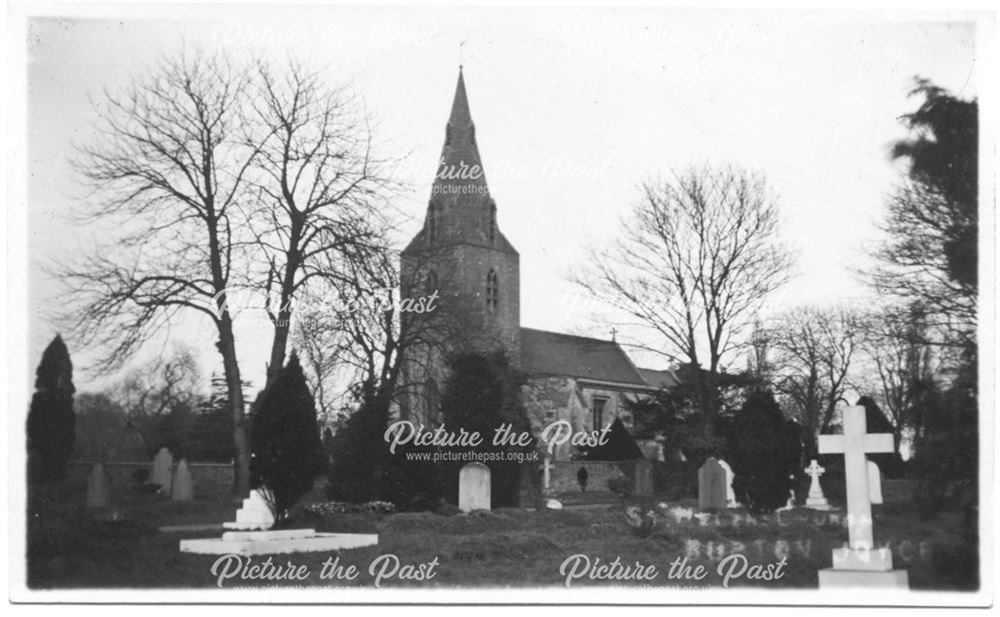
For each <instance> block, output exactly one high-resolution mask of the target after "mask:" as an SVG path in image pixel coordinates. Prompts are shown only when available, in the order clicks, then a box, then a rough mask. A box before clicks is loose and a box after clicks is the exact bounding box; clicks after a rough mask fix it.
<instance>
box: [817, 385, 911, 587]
mask: <svg viewBox="0 0 1000 617" xmlns="http://www.w3.org/2000/svg"><path fill="white" fill-rule="evenodd" d="M894 450H895V444H894V442H893V438H892V435H891V434H888V433H880V434H868V433H866V432H865V408H864V407H862V406H860V405H854V406H851V407H848V408H847V409H845V410H844V434H843V435H820V436H819V451H820V453H821V454H843V455H844V477H845V479H846V482H847V532H848V537H849V540H850V544H849V546H848V547H844V548H838V549H834V550H833V567H832V568H827V569H825V570H820V571H819V586H820V589H824V588H834V587H841V588H842V587H877V588H884V589H892V588H897V589H899V588H902V589H905V588H908V587H909V577H908V574H907V572H906V570H893V569H892V552H891V551H890V550H889V549H888V548H879V549H877V548H875V543H874V536H873V533H872V504H871V494H870V492H869V491H870V489H869V486H868V465H867V457H866V456H865V455H866V453H875V452H893V451H894Z"/></svg>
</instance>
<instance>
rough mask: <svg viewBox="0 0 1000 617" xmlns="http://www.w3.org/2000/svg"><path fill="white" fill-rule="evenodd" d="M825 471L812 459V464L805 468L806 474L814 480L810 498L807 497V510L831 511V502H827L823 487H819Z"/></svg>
mask: <svg viewBox="0 0 1000 617" xmlns="http://www.w3.org/2000/svg"><path fill="white" fill-rule="evenodd" d="M825 471H826V470H825V469H823V468H822V467H820V466H819V463H817V462H816V459H812V463H811V464H810V465H809V466H808V467H806V468H805V472H806V473H807V474H809V477H811V478H812V482H810V484H809V496H808V497H806V507H807V508H812V509H813V510H829V509H830V502H829V501H827V499H826V496H825V495H823V487H821V486H820V485H819V477H820V476H821V475H823V473H824V472H825Z"/></svg>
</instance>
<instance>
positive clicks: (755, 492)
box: [726, 390, 802, 512]
mask: <svg viewBox="0 0 1000 617" xmlns="http://www.w3.org/2000/svg"><path fill="white" fill-rule="evenodd" d="M793 424H794V423H793ZM726 438H727V439H726V441H727V457H726V460H727V461H728V462H729V465H730V467H732V469H733V474H734V477H733V491H734V493H735V494H736V500H737V501H739V502H740V503H743V504H746V506H747V508H749V509H750V510H752V511H755V512H770V511H773V510H775V509H777V508H779V507H781V506H783V505H785V503H786V502H787V501H788V495H789V490H790V489H791V488H792V487H793V484H794V483H793V480H792V477H793V476H795V475H797V474H798V467H799V464H798V463H799V461H798V457H799V456H800V453H801V448H802V441H801V432H800V431H798V430H796V428H795V426H791V425H790V424H789V423H787V422H786V421H785V419H784V417H783V416H782V414H781V408H780V407H779V406H778V403H777V402H776V401H775V400H774V395H773V394H771V393H770V392H767V391H758V390H755V391H751V392H749V393H748V394H747V398H746V401H745V402H744V403H743V406H742V407H741V409H740V410H739V412H737V413H736V414H734V416H733V418H732V420H731V421H730V422H729V423H727V435H726Z"/></svg>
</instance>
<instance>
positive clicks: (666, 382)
mask: <svg viewBox="0 0 1000 617" xmlns="http://www.w3.org/2000/svg"><path fill="white" fill-rule="evenodd" d="M639 374H640V375H642V378H643V379H645V380H646V383H648V384H649V385H651V386H653V387H654V388H673V387H674V386H676V385H678V384H680V382H681V381H680V379H678V378H677V373H675V372H674V371H670V370H663V371H658V370H656V369H652V368H640V369H639Z"/></svg>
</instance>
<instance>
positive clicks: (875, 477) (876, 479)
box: [868, 461, 882, 505]
mask: <svg viewBox="0 0 1000 617" xmlns="http://www.w3.org/2000/svg"><path fill="white" fill-rule="evenodd" d="M868 496H869V497H870V498H871V500H872V503H873V504H879V505H881V504H882V471H881V470H880V469H879V468H878V465H876V464H875V462H874V461H868Z"/></svg>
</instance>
